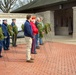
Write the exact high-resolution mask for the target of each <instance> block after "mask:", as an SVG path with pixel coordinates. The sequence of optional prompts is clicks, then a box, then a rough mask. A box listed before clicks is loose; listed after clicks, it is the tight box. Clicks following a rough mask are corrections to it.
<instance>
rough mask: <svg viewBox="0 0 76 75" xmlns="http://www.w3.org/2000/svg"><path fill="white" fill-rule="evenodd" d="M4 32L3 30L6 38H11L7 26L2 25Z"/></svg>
mask: <svg viewBox="0 0 76 75" xmlns="http://www.w3.org/2000/svg"><path fill="white" fill-rule="evenodd" d="M2 30H3V34H4V36H9V33H8V30H7V25H6V24H4V23H3V24H2Z"/></svg>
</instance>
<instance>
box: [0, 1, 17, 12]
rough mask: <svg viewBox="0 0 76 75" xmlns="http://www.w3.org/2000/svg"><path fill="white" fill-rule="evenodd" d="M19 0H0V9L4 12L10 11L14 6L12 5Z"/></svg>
mask: <svg viewBox="0 0 76 75" xmlns="http://www.w3.org/2000/svg"><path fill="white" fill-rule="evenodd" d="M16 1H17V0H0V9H1V10H2V11H3V12H4V13H8V12H9V11H10V9H11V8H12V5H13V4H14V3H16Z"/></svg>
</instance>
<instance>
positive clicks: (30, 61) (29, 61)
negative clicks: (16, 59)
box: [26, 60, 34, 63]
mask: <svg viewBox="0 0 76 75" xmlns="http://www.w3.org/2000/svg"><path fill="white" fill-rule="evenodd" d="M26 62H28V63H34V62H33V61H32V60H27V61H26Z"/></svg>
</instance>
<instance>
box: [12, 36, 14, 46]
mask: <svg viewBox="0 0 76 75" xmlns="http://www.w3.org/2000/svg"><path fill="white" fill-rule="evenodd" d="M12 46H14V35H13V36H12Z"/></svg>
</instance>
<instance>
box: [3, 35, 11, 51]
mask: <svg viewBox="0 0 76 75" xmlns="http://www.w3.org/2000/svg"><path fill="white" fill-rule="evenodd" d="M9 45H10V36H7V38H4V40H3V48H4V50H5V49H9Z"/></svg>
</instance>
